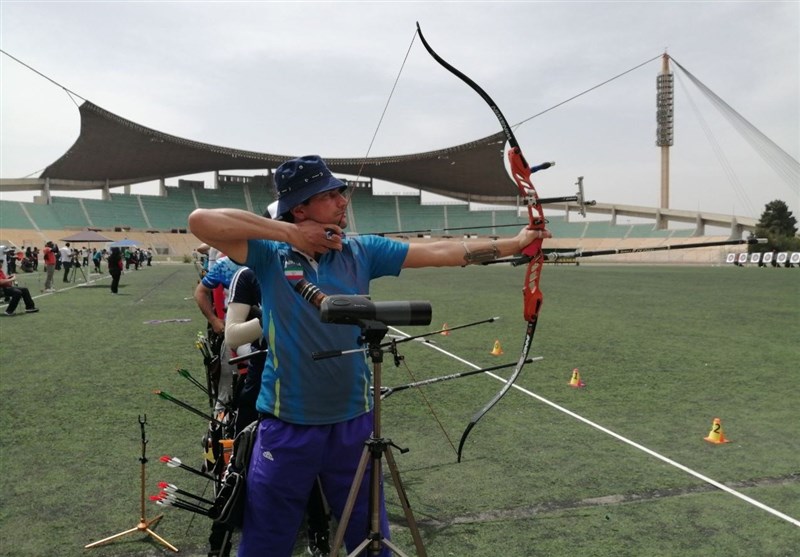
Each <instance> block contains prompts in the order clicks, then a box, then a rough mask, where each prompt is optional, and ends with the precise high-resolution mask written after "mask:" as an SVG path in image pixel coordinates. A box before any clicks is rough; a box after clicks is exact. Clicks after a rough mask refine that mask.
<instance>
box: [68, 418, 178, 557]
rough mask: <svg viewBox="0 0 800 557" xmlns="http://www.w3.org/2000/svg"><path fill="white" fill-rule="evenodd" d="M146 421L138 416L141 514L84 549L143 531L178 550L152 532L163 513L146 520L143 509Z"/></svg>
mask: <svg viewBox="0 0 800 557" xmlns="http://www.w3.org/2000/svg"><path fill="white" fill-rule="evenodd" d="M146 423H147V415H145V416H139V428H140V429H141V430H142V456H141V457H139V462H141V464H142V468H141V480H142V485H141V500H140V505H141V506H140V509H141V515H140V516H139V523H138V524H137V525H136V526H134V527H133V528H130V529H128V530H125V531H124V532H120V533H119V534H114V535H113V536H109V537H107V538H103V539H102V540H98V541H96V542H92V543H90V544H89V545H86V546H84V547H85V549H89V548H90V547H97V546H100V545H104V544H107V543H111V542H112V541H114V540H116V539H119V538H122V537H124V536H127V535H128V534H133V533H135V532H144V533H145V534H147V535H148V536H150V537H152V538H153V539H155V540H156V541H157V542H158V543H160V544H161V545H163V546H164V547H166V548H168V549H171V550H172V551H174V552H176V553H177V552H178V548H177V547H175V546H174V545H172V544H171V543H169V542H168V541H167V540H165V539H164V538H162V537H161V536H159V535H158V534H156V533H155V532H153V530H152V529H151V527H155V525H156V524H158V521H159V520H161V518H162V517H163V516H164V515H161V514H160V515H158V516H157V517H155V518H153V519H150V520H147V515H146V513H145V510H144V500H145V498H144V484H145V465H146V464H147V456H146V450H147V437H146V436H145V433H144V426H145V424H146Z"/></svg>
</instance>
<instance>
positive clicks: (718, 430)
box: [703, 418, 731, 445]
mask: <svg viewBox="0 0 800 557" xmlns="http://www.w3.org/2000/svg"><path fill="white" fill-rule="evenodd" d="M703 439H705V440H706V441H708V442H709V443H714V444H717V445H719V444H720V443H730V442H731V440H730V439H725V434H724V433H723V432H722V420H720V419H719V418H714V421H713V422H711V431H709V432H708V437H703Z"/></svg>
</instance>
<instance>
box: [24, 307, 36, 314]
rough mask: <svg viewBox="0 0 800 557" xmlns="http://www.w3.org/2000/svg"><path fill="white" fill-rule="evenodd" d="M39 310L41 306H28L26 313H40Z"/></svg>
mask: <svg viewBox="0 0 800 557" xmlns="http://www.w3.org/2000/svg"><path fill="white" fill-rule="evenodd" d="M38 312H39V308H30V309H27V308H26V309H25V313H38Z"/></svg>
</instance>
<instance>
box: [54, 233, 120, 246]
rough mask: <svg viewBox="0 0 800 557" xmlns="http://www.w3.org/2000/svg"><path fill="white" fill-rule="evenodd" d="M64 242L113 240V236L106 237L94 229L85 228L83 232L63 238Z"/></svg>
mask: <svg viewBox="0 0 800 557" xmlns="http://www.w3.org/2000/svg"><path fill="white" fill-rule="evenodd" d="M61 241H62V242H76V243H82V242H87V243H88V242H113V241H114V240H112V239H111V238H106V237H105V236H103V235H102V234H100V233H98V232H94V231H93V230H83V231H81V232H77V233H75V234H73V235H71V236H67V237H66V238H61Z"/></svg>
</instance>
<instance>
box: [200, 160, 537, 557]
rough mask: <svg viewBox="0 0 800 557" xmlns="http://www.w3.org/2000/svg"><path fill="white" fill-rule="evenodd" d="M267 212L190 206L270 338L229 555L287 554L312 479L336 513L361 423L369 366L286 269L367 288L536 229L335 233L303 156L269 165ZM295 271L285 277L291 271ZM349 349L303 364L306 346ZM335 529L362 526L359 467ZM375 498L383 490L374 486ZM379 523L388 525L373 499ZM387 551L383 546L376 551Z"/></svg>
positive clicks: (310, 163) (323, 193) (503, 251)
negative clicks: (238, 527) (253, 299)
mask: <svg viewBox="0 0 800 557" xmlns="http://www.w3.org/2000/svg"><path fill="white" fill-rule="evenodd" d="M275 187H276V190H277V195H278V209H277V212H278V214H279V215H280V216H281V220H271V219H267V218H264V217H260V216H258V215H255V214H253V213H249V212H247V211H244V210H238V209H197V210H195V211H194V212H193V213H192V214H191V215H190V216H189V227H190V229H191V231H192V233H193V234H194V235H195V236H197V237H198V238H199V239H200V240H201V241H203V242H205V243H207V244H209V245H212V246H214V247H216V248H218V249H219V250H221V251H222V252H224V253H225V254H227V255H228V257H230V258H231V259H232V260H234V261H236V262H238V263H241V264H243V265H246V266H247V267H249V268H250V269H252V270H253V271H254V272H255V274H256V276H257V278H258V281H259V283H260V285H261V289H262V312H263V327H264V337H265V338H268V339H270V340H271V341H273V339H274V341H273V342H272V344H271V350H270V353H269V355H268V357H267V361H266V363H265V366H264V371H263V374H262V380H261V389H260V392H259V396H258V400H257V403H256V407H257V410H258V412H259V417H260V423H259V427H258V433H257V437H256V440H255V446H254V449H253V456H252V459H251V461H250V467H249V470H248V476H247V500H246V506H245V517H244V525H243V528H242V538H241V542H240V545H239V556H240V557H251V556H253V557H255V556H261V555H267V554H269V555H273V556H278V557H280V556H286V557H289V556H290V555H291V554H292V549H293V547H294V543H295V539H296V533H297V531H298V528H299V527H300V525H301V523H302V519H303V513H304V511H305V508H306V502H307V501H308V496H309V493H310V491H311V488H312V485H313V484H314V481H315V480H316V478H317V477H319V479H320V482H321V485H322V490H323V493H324V494H325V497H326V499H327V501H328V503H329V504H330V506H331V509H332V512H333V513H334V515H335V516H336V517H337V518H338V517H340V516H341V514H342V511H343V508H344V505H345V502H346V500H347V496H348V492H349V489H350V485H351V483H352V481H353V477H354V476H355V474H356V469H357V466H358V464H359V460H360V458H361V454H362V450H363V447H364V442H365V441H366V440H367V439H368V438H369V437H370V434H371V430H372V425H373V421H372V416H371V410H372V399H371V397H370V396H369V393H370V384H371V372H370V369H369V367H368V365H367V362H366V361H365V358H364V357H363V354H360V353H358V352H357V349H359V348H361V347H360V345H359V343H358V340H359V336H360V329H359V327H357V326H350V325H340V324H326V323H322V322H321V321H320V317H319V311H318V310H317V308H316V307H314V306H313V305H311V304H309V303H307V302H306V301H305V300H303V299H302V298H301V296H300V295H298V294H297V293H296V292H295V290H294V288H293V283H292V281H291V280H288V279H287V276H288V275H287V274H286V271H287V270H288V269H292V273H296V272H297V270H298V269H299V270H300V271H301V272H302V275H303V278H305V279H306V280H307V281H309V282H310V283H313V284H315V285H316V286H317V287H318V288H319V289H320V290H321V291H322V292H324V293H325V294H328V295H331V294H345V295H367V294H368V293H369V283H370V281H371V280H372V279H375V278H378V277H382V276H389V275H394V276H396V275H398V274H399V273H400V272H401V270H402V269H404V268H417V267H456V266H463V265H467V264H472V263H482V262H485V261H489V260H494V259H497V258H500V257H505V256H509V255H512V254H515V253H517V252H519V251H520V250H522V249H523V248H524V247H525V246H527V245H528V244H530V243H531V242H533V241H534V240H535V239H537V238H543V237H550V233H549V232H548V231H546V230H527V229H523V230H521V231H520V232H519V233H518V234H517V235H516V236H515V237H513V238H504V239H497V240H491V241H489V240H475V241H468V242H467V241H464V242H462V241H458V240H444V241H437V242H431V243H419V244H416V243H414V244H407V243H403V242H399V241H396V240H392V239H388V238H383V237H379V236H370V235H365V236H358V237H349V238H348V237H346V236H345V234H344V229H345V227H346V225H347V217H346V209H347V204H348V199H347V197H345V195H344V192H345V190H346V186H345V184H344V183H342V182H341V181H340V180H338V179H337V178H335V177H334V176H333V175H332V174H331V172H330V170H329V169H328V167H327V166H326V165H325V162H324V161H323V160H322V159H321V158H320V157H318V156H316V155H309V156H305V157H301V158H297V159H292V160H289V161H287V162H285V163H283V164H282V165H281V166H280V167H278V169H277V170H276V173H275ZM294 276H296V275H294ZM351 349H352V351H353V353H349V354H345V355H344V356H341V357H338V358H329V359H325V360H318V361H315V360H314V359H313V358H312V357H311V353H312V352H318V351H327V350H341V351H349V350H351ZM363 479H364V483H363V484H362V486H361V490H360V492H359V495H358V499H357V501H356V504H355V508H354V509H353V512H352V514H351V517H350V521H349V522H348V527H347V530H346V532H345V545H346V547H347V549H348V551H352V550H353V549H354V548H355V547H356V546H357V545H358V544H359V543H361V542H362V541H363V538H364V534H365V532H368V531H369V519H370V517H369V516H368V514H369V513H368V510H369V509H368V507H369V485H368V480H369V473H366V474H364V476H363ZM381 501H383V496H382V494H381ZM380 514H381V532H382V534H383V535H384V537H385V538H388V537H389V524H388V518H387V516H386V511H385V508H383V503H381V509H380ZM390 554H391V551H389V550H388V548H385V547H384V548H383V553H381V555H384V556H387V557H388V555H390Z"/></svg>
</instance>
